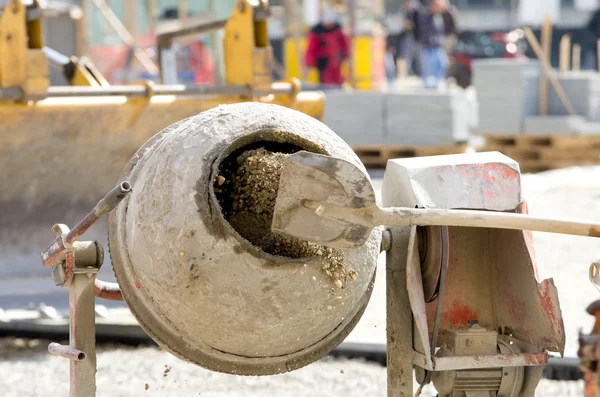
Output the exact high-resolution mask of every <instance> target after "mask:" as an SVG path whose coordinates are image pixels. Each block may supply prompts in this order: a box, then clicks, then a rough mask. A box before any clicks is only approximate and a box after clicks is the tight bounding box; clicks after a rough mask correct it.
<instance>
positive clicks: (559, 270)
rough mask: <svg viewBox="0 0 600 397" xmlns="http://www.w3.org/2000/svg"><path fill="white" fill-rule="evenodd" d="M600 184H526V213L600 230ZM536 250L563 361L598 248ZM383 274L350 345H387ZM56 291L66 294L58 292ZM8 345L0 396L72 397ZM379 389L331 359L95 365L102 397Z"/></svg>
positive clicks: (110, 360)
mask: <svg viewBox="0 0 600 397" xmlns="http://www.w3.org/2000/svg"><path fill="white" fill-rule="evenodd" d="M371 175H372V177H373V181H374V185H375V187H376V188H377V190H380V188H381V183H382V176H383V171H373V172H372V173H371ZM599 175H600V167H582V168H569V169H562V170H556V171H549V172H545V173H540V174H532V175H525V176H524V177H523V189H524V192H525V195H526V198H527V200H528V201H529V208H530V212H531V213H532V214H534V215H545V216H554V217H565V218H576V219H585V220H589V221H600V200H599V198H600V186H599V185H598V183H597V181H598V176H599ZM535 245H536V250H537V261H538V266H539V272H540V277H541V278H548V277H553V278H554V281H555V283H556V285H557V287H558V290H559V295H560V300H561V308H562V312H563V317H564V321H565V328H566V337H567V347H566V351H565V355H566V356H567V357H575V356H576V350H577V334H578V330H579V329H580V328H583V329H584V330H585V331H589V330H590V328H591V326H592V324H593V318H592V317H591V316H589V315H588V314H587V313H586V312H585V308H586V306H587V305H588V304H589V303H590V302H592V301H594V300H595V299H597V298H600V292H598V291H597V290H596V289H595V288H594V286H593V285H592V284H591V283H590V282H589V280H588V267H589V264H590V262H591V261H592V260H594V259H596V258H597V257H598V256H600V240H597V239H591V238H585V237H577V236H565V235H558V234H545V233H536V234H535ZM16 265H18V263H16ZM384 265H385V264H384V261H383V257H381V258H380V261H379V267H380V269H379V272H378V278H377V282H376V288H375V291H374V293H373V297H372V298H371V302H370V304H369V307H368V309H367V311H366V313H365V315H364V316H363V318H362V320H361V321H360V323H359V325H358V326H357V328H356V329H355V331H354V332H353V333H352V334H351V335H350V337H349V338H348V341H350V342H362V343H384V342H385V288H384V286H385V279H384V275H385V272H384V271H383V270H384V268H383V266H384ZM40 266H41V265H40ZM105 266H106V268H105V269H103V272H102V273H103V274H107V273H108V272H109V271H110V270H109V266H108V265H105ZM5 283H7V284H5ZM41 283H42V284H43V282H41ZM9 284H12V285H13V286H14V285H15V284H14V281H11V282H7V281H2V282H0V285H9ZM50 286H51V280H50V277H48V279H47V285H45V286H44V288H43V289H44V290H45V291H49V288H48V287H50ZM36 288H41V286H38V287H35V286H33V287H32V289H31V290H30V292H35V290H36ZM8 290H10V288H7V289H4V288H0V308H1V307H4V308H6V304H8V303H9V302H23V303H24V304H26V303H25V302H27V301H28V300H31V299H32V298H31V297H32V296H34V295H27V294H23V293H21V295H20V297H16V296H14V295H13V296H10V295H8V294H6V293H2V291H8ZM13 290H15V289H14V288H13ZM19 290H21V291H22V290H23V289H22V288H19ZM55 291H57V292H59V291H60V292H63V293H66V291H64V290H62V291H61V290H58V289H56V290H55ZM48 296H49V297H50V296H51V297H52V302H51V303H52V304H55V303H56V304H57V305H58V304H60V302H61V301H64V302H63V304H64V305H65V306H66V305H67V301H66V294H65V295H63V294H58V295H55V294H51V295H48ZM59 296H63V297H64V299H62V300H61V299H60V298H59ZM35 300H38V298H36V299H35ZM24 344H25V346H23V345H24ZM14 345H15V342H14V341H10V340H8V339H4V340H3V341H2V342H0V371H1V373H3V375H4V376H2V377H0V390H2V395H3V396H10V397H12V396H15V397H17V396H18V397H25V396H40V395H46V394H48V393H51V394H52V395H54V396H66V395H67V394H68V384H69V382H68V374H69V369H68V368H69V364H68V361H67V360H65V359H62V358H57V357H53V356H50V355H48V354H47V353H45V347H46V342H42V343H39V344H37V343H34V345H35V346H31V347H30V346H28V345H27V344H26V342H21V341H17V343H16V345H17V346H16V347H15V346H14ZM19 346H21V347H20V348H19ZM167 370H168V371H167ZM146 384H147V385H148V389H147V390H146ZM385 384H386V383H385V368H384V367H382V366H379V365H377V364H374V363H366V362H362V361H356V360H333V359H329V360H324V361H321V362H318V363H315V364H313V365H310V366H308V367H306V368H304V369H301V370H299V371H295V372H293V373H290V374H285V375H280V376H271V377H264V378H254V377H251V378H249V377H235V376H228V375H223V374H216V373H212V372H209V371H206V370H203V369H201V368H198V367H196V366H194V365H191V364H187V363H184V362H182V361H180V360H178V359H176V358H175V357H173V356H171V355H170V354H168V353H166V352H163V351H160V350H158V349H157V348H152V347H143V348H131V347H120V346H101V348H100V354H99V357H98V391H99V392H98V395H99V396H109V395H110V396H132V395H136V396H139V395H148V396H171V395H172V396H175V395H178V396H188V395H190V396H191V395H201V396H215V395H219V396H225V395H227V396H238V395H239V396H264V395H267V394H272V395H285V396H337V395H345V396H365V395H379V396H384V395H385ZM422 395H423V396H434V395H435V394H434V392H433V390H432V389H426V391H425V392H424V393H423V394H422ZM537 395H538V396H544V397H545V396H581V395H583V383H582V381H570V382H564V381H563V382H559V381H550V380H542V381H541V383H540V386H539V388H538V393H537Z"/></svg>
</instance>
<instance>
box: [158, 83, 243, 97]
mask: <svg viewBox="0 0 600 397" xmlns="http://www.w3.org/2000/svg"><path fill="white" fill-rule="evenodd" d="M152 90H153V92H154V95H190V96H191V95H240V96H249V95H251V94H252V90H251V89H250V87H248V86H234V85H226V86H201V85H199V86H185V85H183V84H169V85H156V86H154V87H153V88H152Z"/></svg>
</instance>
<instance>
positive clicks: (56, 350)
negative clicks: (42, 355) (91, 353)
mask: <svg viewBox="0 0 600 397" xmlns="http://www.w3.org/2000/svg"><path fill="white" fill-rule="evenodd" d="M48 352H49V353H50V354H53V355H55V356H60V357H64V358H68V359H69V360H74V361H83V360H85V359H86V355H85V353H84V352H82V351H81V350H77V349H75V348H73V347H71V346H69V345H61V344H59V343H55V342H52V343H50V345H48Z"/></svg>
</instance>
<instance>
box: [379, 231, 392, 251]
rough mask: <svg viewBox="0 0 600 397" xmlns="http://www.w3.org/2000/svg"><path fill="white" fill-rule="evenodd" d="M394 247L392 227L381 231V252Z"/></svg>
mask: <svg viewBox="0 0 600 397" xmlns="http://www.w3.org/2000/svg"><path fill="white" fill-rule="evenodd" d="M391 248H392V231H391V230H390V229H384V230H383V232H381V247H380V252H383V251H389V250H390V249H391Z"/></svg>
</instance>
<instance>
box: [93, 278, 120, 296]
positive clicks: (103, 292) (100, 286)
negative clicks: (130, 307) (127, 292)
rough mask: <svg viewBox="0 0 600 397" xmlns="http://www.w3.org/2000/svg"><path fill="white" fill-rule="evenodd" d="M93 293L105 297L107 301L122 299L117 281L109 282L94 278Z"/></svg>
mask: <svg viewBox="0 0 600 397" xmlns="http://www.w3.org/2000/svg"><path fill="white" fill-rule="evenodd" d="M94 295H96V298H100V299H105V300H107V301H122V300H123V294H122V293H121V287H119V284H117V283H109V282H107V281H102V280H98V279H96V280H95V281H94Z"/></svg>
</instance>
